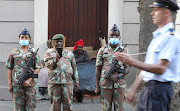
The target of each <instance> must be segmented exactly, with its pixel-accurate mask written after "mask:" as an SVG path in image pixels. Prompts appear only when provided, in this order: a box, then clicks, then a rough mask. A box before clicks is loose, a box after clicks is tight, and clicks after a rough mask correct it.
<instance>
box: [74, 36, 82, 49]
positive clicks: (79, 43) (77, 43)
mask: <svg viewBox="0 0 180 111" xmlns="http://www.w3.org/2000/svg"><path fill="white" fill-rule="evenodd" d="M77 46H82V47H83V46H84V43H83V40H82V39H80V40H79V41H77V42H76V43H75V46H74V50H76V49H77Z"/></svg>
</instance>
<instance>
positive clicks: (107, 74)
mask: <svg viewBox="0 0 180 111" xmlns="http://www.w3.org/2000/svg"><path fill="white" fill-rule="evenodd" d="M126 45H127V44H125V46H124V48H123V49H122V50H121V51H120V52H123V51H124V49H125V47H126ZM113 72H118V73H123V74H125V69H122V68H121V66H120V65H119V64H118V60H117V59H116V58H114V59H113V60H112V64H111V65H110V68H109V69H108V70H107V71H106V72H105V78H106V79H109V78H110V77H111V76H112V74H113Z"/></svg>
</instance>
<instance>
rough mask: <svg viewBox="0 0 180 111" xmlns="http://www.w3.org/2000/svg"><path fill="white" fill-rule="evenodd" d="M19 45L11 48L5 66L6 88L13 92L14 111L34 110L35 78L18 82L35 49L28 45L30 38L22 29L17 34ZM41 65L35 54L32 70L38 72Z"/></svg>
mask: <svg viewBox="0 0 180 111" xmlns="http://www.w3.org/2000/svg"><path fill="white" fill-rule="evenodd" d="M19 40H20V41H19V43H20V45H21V46H20V47H17V48H15V49H13V50H12V51H11V53H10V55H9V58H8V60H7V62H6V65H5V67H6V68H8V90H9V91H10V93H13V95H14V97H13V99H14V102H13V103H14V110H15V111H34V110H35V107H36V89H35V86H36V84H37V79H34V78H28V79H27V80H26V81H25V82H24V83H23V84H22V85H19V84H18V79H19V78H20V76H21V74H22V71H23V67H24V66H26V64H27V62H28V60H29V58H30V57H31V55H32V53H33V52H34V51H35V50H34V49H33V48H31V47H30V46H29V42H30V40H31V37H30V34H29V32H28V31H27V30H26V29H24V30H23V31H22V32H21V33H20V35H19ZM41 67H42V65H41V62H40V57H39V55H36V57H35V61H34V65H33V67H32V70H33V71H34V74H38V73H39V71H40V69H41Z"/></svg>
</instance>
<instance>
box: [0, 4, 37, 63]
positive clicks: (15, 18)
mask: <svg viewBox="0 0 180 111" xmlns="http://www.w3.org/2000/svg"><path fill="white" fill-rule="evenodd" d="M24 28H26V29H27V30H28V31H29V32H30V34H31V37H32V40H31V45H33V41H34V1H33V0H0V52H1V56H0V62H5V61H6V60H7V58H8V56H9V54H10V51H11V50H12V49H13V48H15V47H18V46H19V43H18V42H19V40H18V36H19V33H20V32H21V31H22V30H23V29H24Z"/></svg>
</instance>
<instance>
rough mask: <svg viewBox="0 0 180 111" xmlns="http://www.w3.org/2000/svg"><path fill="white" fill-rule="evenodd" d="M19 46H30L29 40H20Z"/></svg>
mask: <svg viewBox="0 0 180 111" xmlns="http://www.w3.org/2000/svg"><path fill="white" fill-rule="evenodd" d="M19 44H21V45H22V46H27V45H29V40H20V41H19Z"/></svg>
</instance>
